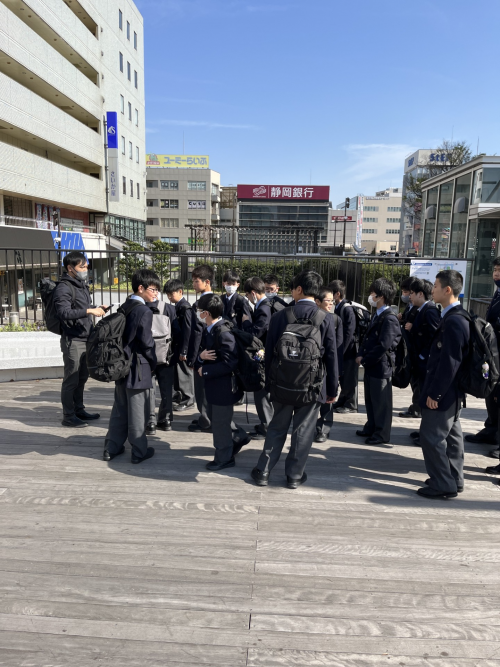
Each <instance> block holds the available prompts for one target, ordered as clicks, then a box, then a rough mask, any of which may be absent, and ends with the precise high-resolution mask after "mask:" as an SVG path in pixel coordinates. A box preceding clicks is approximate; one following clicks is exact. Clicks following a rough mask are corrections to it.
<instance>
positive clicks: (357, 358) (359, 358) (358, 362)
mask: <svg viewBox="0 0 500 667" xmlns="http://www.w3.org/2000/svg"><path fill="white" fill-rule="evenodd" d="M362 361H363V357H356V363H357V364H358V366H360V365H361V362H362Z"/></svg>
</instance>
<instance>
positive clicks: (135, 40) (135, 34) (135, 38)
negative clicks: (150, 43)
mask: <svg viewBox="0 0 500 667" xmlns="http://www.w3.org/2000/svg"><path fill="white" fill-rule="evenodd" d="M134 49H135V50H136V51H137V33H136V32H134Z"/></svg>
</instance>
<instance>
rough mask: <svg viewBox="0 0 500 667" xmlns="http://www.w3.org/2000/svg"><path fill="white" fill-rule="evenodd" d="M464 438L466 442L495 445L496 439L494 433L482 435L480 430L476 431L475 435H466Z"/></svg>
mask: <svg viewBox="0 0 500 667" xmlns="http://www.w3.org/2000/svg"><path fill="white" fill-rule="evenodd" d="M465 439H466V440H467V442H474V443H476V444H479V445H496V444H497V440H496V436H495V435H482V432H481V431H479V433H476V434H475V435H466V436H465Z"/></svg>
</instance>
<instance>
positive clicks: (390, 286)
mask: <svg viewBox="0 0 500 667" xmlns="http://www.w3.org/2000/svg"><path fill="white" fill-rule="evenodd" d="M404 289H409V287H405V288H404ZM371 292H375V294H376V295H377V296H383V297H384V303H385V305H386V306H392V302H393V301H394V297H395V296H396V285H395V284H394V283H393V282H392V280H387V278H377V280H374V281H373V282H372V284H371V285H370V287H369V288H368V293H369V294H370V293H371Z"/></svg>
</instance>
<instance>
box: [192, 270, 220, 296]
mask: <svg viewBox="0 0 500 667" xmlns="http://www.w3.org/2000/svg"><path fill="white" fill-rule="evenodd" d="M191 277H192V279H193V289H194V291H195V292H211V291H212V285H213V283H214V270H213V268H212V267H211V266H210V265H209V264H200V266H196V267H195V268H194V269H193V272H192V273H191Z"/></svg>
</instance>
